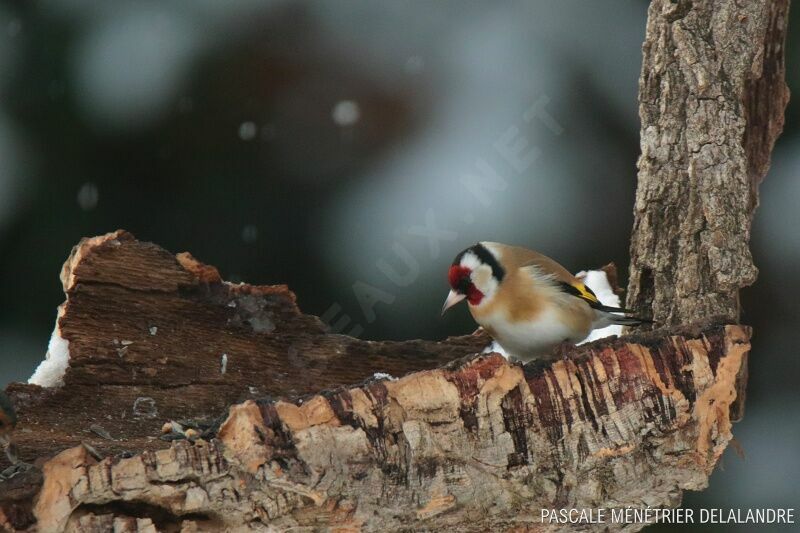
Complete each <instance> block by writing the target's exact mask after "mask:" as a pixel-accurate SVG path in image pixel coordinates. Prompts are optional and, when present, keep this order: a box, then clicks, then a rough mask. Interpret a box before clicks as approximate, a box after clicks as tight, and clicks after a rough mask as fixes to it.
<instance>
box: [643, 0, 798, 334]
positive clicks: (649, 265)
mask: <svg viewBox="0 0 800 533" xmlns="http://www.w3.org/2000/svg"><path fill="white" fill-rule="evenodd" d="M788 9H789V1H788V0H753V1H748V2H737V1H734V0H678V1H675V0H653V2H652V3H651V5H650V9H649V12H648V21H647V32H646V37H645V42H644V46H643V61H642V72H641V78H640V81H639V114H640V117H641V122H642V124H641V150H642V153H641V157H640V159H639V178H638V189H637V191H636V205H635V208H634V216H635V220H634V227H633V236H632V239H631V269H630V281H629V285H628V307H630V308H632V309H637V310H640V311H641V312H643V313H648V314H650V313H651V312H652V315H650V316H652V317H653V318H654V319H655V320H656V321H657V322H658V323H659V324H662V325H674V324H685V323H689V322H691V321H694V320H699V319H704V318H708V317H712V316H721V317H725V318H726V319H727V320H729V321H732V322H736V321H738V318H739V289H741V288H742V287H746V286H748V285H751V284H752V283H753V282H754V281H755V278H756V274H757V269H756V267H755V266H754V265H753V260H752V257H751V254H750V250H749V248H748V244H749V240H750V222H751V220H752V217H753V211H754V210H755V208H756V206H757V205H758V184H759V183H760V182H761V180H762V179H763V177H764V175H765V174H766V172H767V169H768V167H769V161H770V154H771V152H772V147H773V144H774V142H775V140H776V139H777V137H778V135H779V134H780V133H781V131H782V129H783V113H784V109H785V107H786V104H787V102H788V99H789V90H788V88H787V87H786V83H785V81H784V71H785V69H784V46H783V45H784V41H785V37H786V23H787V19H786V17H787V13H788Z"/></svg>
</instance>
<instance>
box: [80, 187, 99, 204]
mask: <svg viewBox="0 0 800 533" xmlns="http://www.w3.org/2000/svg"><path fill="white" fill-rule="evenodd" d="M99 200H100V192H99V191H98V190H97V185H95V184H94V183H84V184H83V185H82V186H81V188H80V189H79V190H78V206H79V207H80V208H81V209H82V210H83V211H91V210H92V209H94V208H95V207H97V202H98V201H99Z"/></svg>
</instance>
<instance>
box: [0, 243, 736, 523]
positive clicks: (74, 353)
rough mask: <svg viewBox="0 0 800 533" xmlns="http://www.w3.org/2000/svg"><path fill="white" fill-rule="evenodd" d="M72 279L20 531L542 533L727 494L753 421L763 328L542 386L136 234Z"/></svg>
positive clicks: (464, 350) (630, 347)
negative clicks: (725, 471) (734, 435)
mask: <svg viewBox="0 0 800 533" xmlns="http://www.w3.org/2000/svg"><path fill="white" fill-rule="evenodd" d="M609 272H613V269H610V270H609ZM62 279H63V282H64V288H65V292H66V295H67V301H66V302H65V304H64V305H63V306H62V308H61V310H60V312H59V319H58V329H57V332H56V333H57V334H58V335H61V336H63V338H64V339H66V340H68V341H69V351H70V366H69V368H68V369H67V371H66V373H65V374H64V378H63V385H61V386H60V387H55V388H41V387H37V386H32V385H21V384H14V385H12V386H10V387H9V389H8V392H9V395H10V396H11V398H12V400H13V401H14V403H15V404H16V405H17V410H18V414H19V418H20V423H19V426H18V428H17V431H16V434H15V439H16V441H17V444H18V447H19V449H20V451H21V455H22V457H23V459H26V460H28V461H34V460H36V462H37V465H38V466H39V467H41V470H42V471H43V473H44V477H43V480H44V481H43V482H42V475H41V474H40V471H39V468H34V469H31V470H29V471H28V472H26V473H23V474H19V475H17V476H14V477H12V478H11V479H10V480H6V481H2V482H0V524H4V525H5V526H6V527H11V526H13V527H16V528H25V527H28V526H32V527H34V528H39V530H41V531H63V530H72V531H105V530H107V529H108V527H109V524H111V526H112V527H116V528H117V530H120V531H138V530H143V531H152V530H159V531H162V530H169V529H170V528H172V527H182V528H185V530H192V529H191V528H193V527H198V528H200V529H203V528H205V529H206V530H208V529H211V530H215V529H217V530H218V529H220V528H237V527H241V528H242V530H249V529H255V530H258V529H259V528H266V527H275V528H281V529H282V528H284V527H289V526H291V525H293V524H294V525H306V526H313V525H315V524H316V525H323V524H325V525H336V526H342V527H350V526H352V527H356V526H359V527H361V528H363V529H366V530H384V529H386V528H399V527H401V526H404V525H406V526H407V525H409V524H415V525H417V526H419V527H431V528H436V527H444V526H448V527H450V526H452V527H458V528H461V529H473V530H480V529H485V528H489V527H495V526H498V527H499V526H508V527H511V526H512V525H514V524H531V523H535V521H536V519H537V516H538V515H537V512H536V511H537V509H538V508H540V507H542V506H573V505H575V506H580V505H590V504H591V505H592V506H601V505H606V506H611V505H627V504H630V505H637V504H641V503H642V502H645V503H647V504H651V505H668V504H674V503H675V502H676V501H677V498H679V494H680V491H679V489H681V488H699V487H702V486H703V485H704V484H705V483H706V480H707V475H708V473H709V472H710V470H711V468H713V465H714V463H715V462H716V460H717V458H718V457H719V455H720V454H721V453H722V450H723V449H724V447H725V445H726V443H727V441H728V440H729V439H730V420H731V418H732V417H734V416H736V415H737V413H739V412H740V411H741V404H742V400H743V395H742V391H743V383H744V380H745V378H746V355H747V349H748V347H749V344H748V335H749V332H748V330H747V329H746V328H744V327H738V326H730V327H724V326H708V327H706V328H702V329H694V330H686V329H682V330H675V331H672V332H669V333H668V332H654V333H651V334H648V335H643V336H630V337H625V338H622V339H610V340H603V341H598V342H595V343H592V344H588V345H585V346H582V347H581V348H580V349H576V351H575V353H574V354H573V357H574V359H573V360H571V361H568V362H562V361H559V362H557V363H555V364H553V365H552V366H547V365H545V366H536V365H528V366H526V367H521V366H519V365H512V364H509V363H508V362H506V361H505V360H504V359H502V358H500V357H498V356H496V355H488V356H477V355H475V354H476V353H477V352H480V350H481V349H482V348H483V347H484V346H485V345H486V344H487V343H488V339H486V337H484V336H482V335H474V336H467V337H459V338H455V339H449V340H448V341H446V342H441V343H439V342H426V341H411V342H383V343H377V342H368V341H360V340H357V339H351V338H347V337H343V336H341V335H331V334H328V333H326V332H325V328H324V327H323V326H322V325H321V324H320V323H319V321H318V320H317V319H316V318H314V317H311V316H307V315H303V314H302V313H301V312H300V311H299V310H298V309H297V307H296V305H295V303H294V298H293V296H292V294H291V293H290V292H289V291H288V290H287V289H286V288H285V287H251V286H248V285H230V284H227V283H225V282H223V281H222V280H221V279H220V278H219V275H218V274H217V272H216V270H215V269H213V268H212V267H209V266H206V265H201V264H200V263H198V262H197V261H195V260H193V259H191V257H190V256H188V255H186V254H179V256H177V257H175V256H172V255H171V254H169V253H168V252H166V251H164V250H163V249H161V248H159V247H157V246H155V245H153V244H149V243H142V242H139V241H137V240H135V239H134V238H133V237H132V236H131V235H130V234H128V233H125V232H115V233H113V234H109V235H105V236H102V237H96V238H93V239H87V240H84V241H82V243H81V244H80V245H79V246H77V247H76V248H75V250H74V251H73V253H72V255H71V256H70V258H69V259H68V261H67V263H66V264H65V268H64V270H63V272H62ZM231 302H233V303H234V305H231ZM153 327H156V328H158V329H157V330H153V329H152V328H153ZM293 346H294V347H296V346H303V347H304V348H303V349H297V351H296V352H292V351H291V348H292V347H293ZM222 353H226V354H228V362H227V366H226V371H225V372H224V373H222V372H221V368H220V356H221V354H222ZM454 360H455V362H453V361H454ZM436 367H442V368H439V369H434V368H436ZM425 369H429V370H425ZM414 370H417V372H416V373H413V374H409V375H407V376H406V377H404V378H401V379H399V380H388V379H385V378H379V379H377V378H371V379H368V378H370V376H372V375H373V374H374V373H375V372H387V371H388V373H391V374H393V375H396V376H401V375H403V374H406V373H407V372H410V371H414ZM364 379H367V381H366V382H363V380H364ZM357 382H363V384H362V385H360V386H352V385H351V386H349V387H347V388H336V387H340V386H341V385H343V384H347V383H357ZM326 388H336V389H335V390H333V391H332V392H326V393H322V394H318V395H316V396H309V395H308V394H309V393H310V392H311V391H319V390H321V389H326ZM137 398H151V399H152V402H145V403H146V405H144V406H142V405H139V407H138V408H137V407H135V406H136V399H137ZM275 398H280V399H275ZM253 399H255V400H256V402H257V403H254V402H253V401H252V400H253ZM141 403H142V402H140V404H141ZM231 404H234V406H233V407H232V408H231V410H230V414H229V415H228V416H227V419H225V422H224V424H222V428H221V429H220V430H219V433H218V434H217V433H216V432H215V431H213V430H212V431H210V432H209V433H208V434H207V439H209V442H206V441H204V440H202V439H200V440H197V441H196V442H194V443H189V442H186V441H181V442H178V443H176V444H173V445H172V446H171V447H170V444H169V443H168V442H165V441H163V440H160V439H158V436H159V434H160V431H161V426H162V424H163V423H164V422H165V421H169V420H175V419H179V418H189V417H191V418H199V417H203V416H215V415H220V414H222V415H225V413H226V408H227V406H229V405H231ZM223 418H224V416H223ZM220 421H222V419H221V420H220ZM104 433H107V434H106V435H105V436H104V435H103V434H104ZM109 436H110V437H111V438H112V439H113V440H110V439H109V438H108V437H109ZM81 442H84V443H86V444H88V445H89V446H90V448H88V449H87V448H84V447H83V446H77V447H75V445H76V444H79V443H81ZM65 448H66V450H65ZM61 450H65V451H63V452H62V453H60V454H58V455H57V456H56V457H52V456H53V455H55V454H56V453H57V452H59V451H61ZM97 453H99V455H100V456H104V457H106V458H105V459H102V460H99V462H98V459H97V458H96V457H95V454H97ZM655 472H658V475H654V473H655ZM42 483H43V485H42ZM645 493H646V494H648V495H649V496H648V497H647V499H646V500H641V499H639V500H637V499H636V498H641V495H642V494H645ZM137 528H138V529H137ZM148 528H150V529H148ZM153 528H155V529H153Z"/></svg>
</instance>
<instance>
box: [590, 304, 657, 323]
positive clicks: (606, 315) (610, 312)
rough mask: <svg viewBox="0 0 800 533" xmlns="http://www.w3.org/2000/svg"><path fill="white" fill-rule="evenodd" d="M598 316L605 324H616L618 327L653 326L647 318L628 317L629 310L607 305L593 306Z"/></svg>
mask: <svg viewBox="0 0 800 533" xmlns="http://www.w3.org/2000/svg"><path fill="white" fill-rule="evenodd" d="M595 310H597V311H598V314H600V315H602V318H603V322H606V323H607V324H609V325H610V324H616V325H619V326H638V325H639V324H653V321H652V320H650V319H649V318H642V317H638V316H630V313H631V311H630V310H629V309H623V308H622V307H611V306H608V305H598V306H595Z"/></svg>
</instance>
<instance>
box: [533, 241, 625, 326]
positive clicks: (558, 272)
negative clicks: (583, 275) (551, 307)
mask: <svg viewBox="0 0 800 533" xmlns="http://www.w3.org/2000/svg"><path fill="white" fill-rule="evenodd" d="M518 254H519V255H520V256H521V257H524V260H523V261H522V265H521V267H520V268H522V269H525V270H527V271H528V272H529V274H531V275H533V277H534V278H535V279H538V280H540V281H545V282H549V283H550V284H551V285H553V286H554V287H555V288H557V289H558V290H560V291H561V292H563V293H566V294H569V295H571V296H575V297H577V298H580V299H581V300H583V301H585V302H586V303H588V304H589V306H590V307H592V308H594V309H599V310H602V311H623V310H622V309H617V308H616V307H608V306H605V305H603V304H602V303H600V300H599V299H598V298H597V295H596V294H595V293H594V291H592V289H590V288H589V287H587V286H586V284H584V283H583V282H582V281H581V280H579V279H578V278H576V277H575V276H573V275H572V274H571V273H570V272H569V270H567V269H566V268H564V267H563V266H561V265H560V264H558V263H557V262H555V261H554V260H552V259H550V258H549V257H547V256H546V255H542V254H540V253H538V252H534V251H533V250H527V249H525V248H522V249H521V251H520V252H518Z"/></svg>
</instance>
